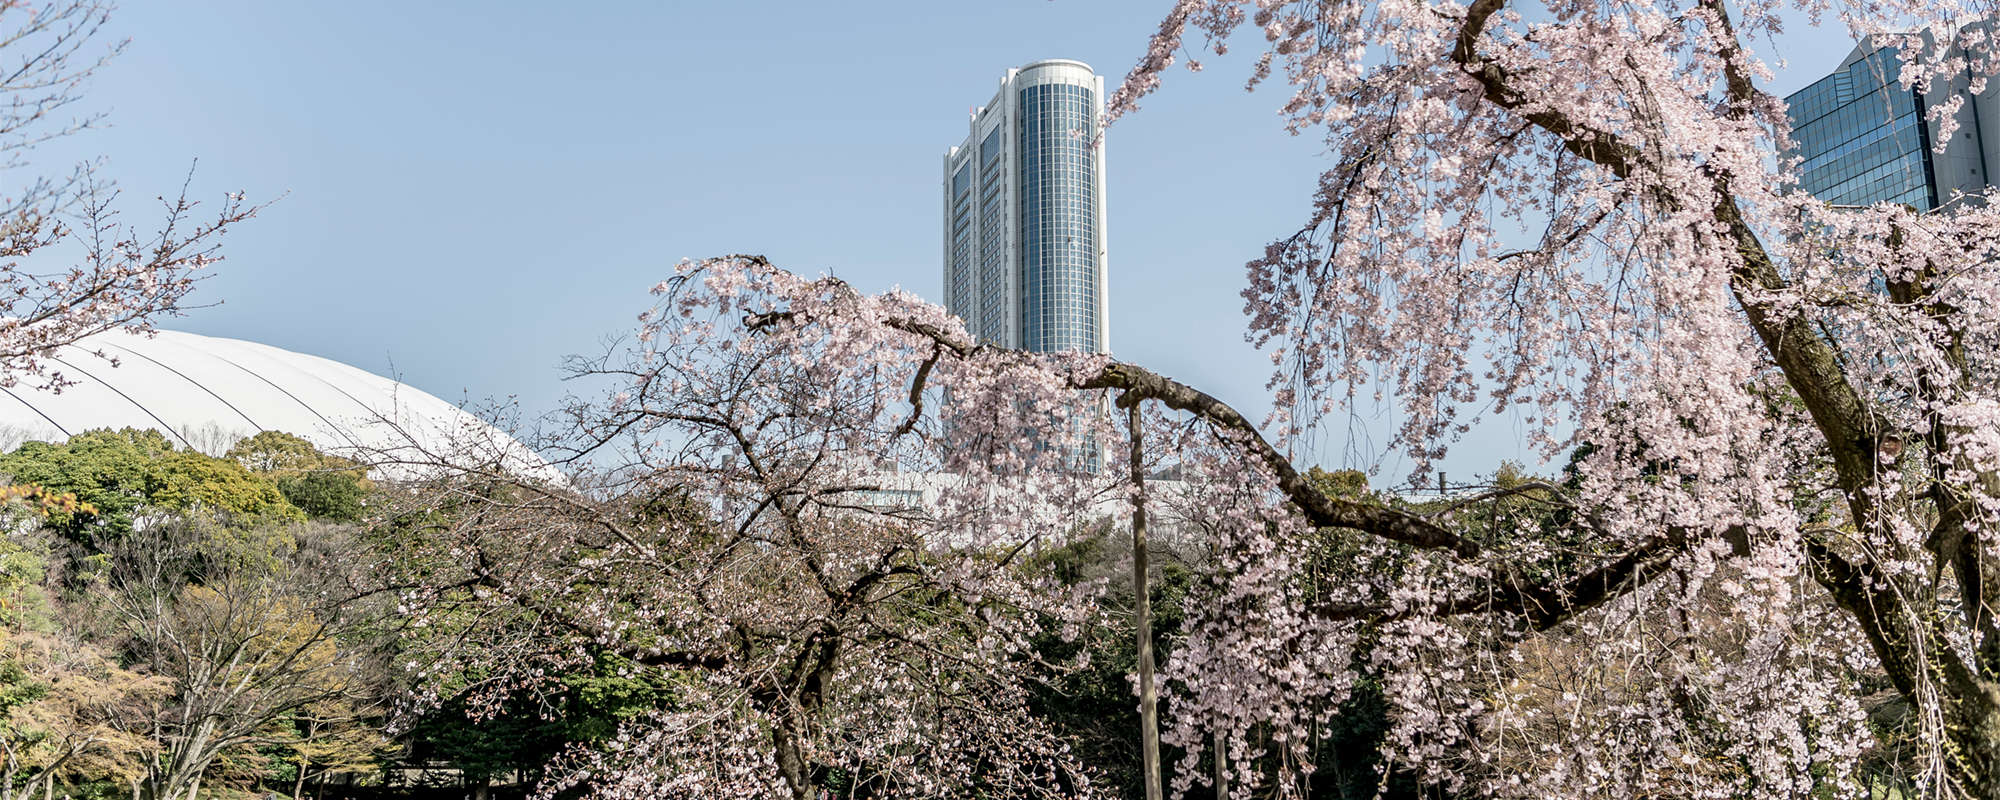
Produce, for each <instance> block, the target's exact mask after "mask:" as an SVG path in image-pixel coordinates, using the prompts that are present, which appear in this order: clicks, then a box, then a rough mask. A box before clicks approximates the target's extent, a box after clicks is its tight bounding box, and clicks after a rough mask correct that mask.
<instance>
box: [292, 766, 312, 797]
mask: <svg viewBox="0 0 2000 800" xmlns="http://www.w3.org/2000/svg"><path fill="white" fill-rule="evenodd" d="M310 766H312V762H311V761H308V760H306V759H303V758H301V759H299V779H298V780H296V781H293V782H292V800H300V798H302V797H304V796H305V793H306V768H307V767H310Z"/></svg>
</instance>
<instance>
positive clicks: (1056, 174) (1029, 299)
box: [1018, 83, 1101, 352]
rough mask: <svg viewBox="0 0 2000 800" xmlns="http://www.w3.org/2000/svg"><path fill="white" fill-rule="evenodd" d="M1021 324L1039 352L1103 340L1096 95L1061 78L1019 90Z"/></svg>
mask: <svg viewBox="0 0 2000 800" xmlns="http://www.w3.org/2000/svg"><path fill="white" fill-rule="evenodd" d="M1019 109H1020V114H1019V120H1018V125H1019V127H1020V142H1021V201H1020V202H1021V331H1022V334H1023V336H1022V338H1023V341H1022V346H1023V347H1025V348H1026V349H1028V350H1031V351H1035V352H1052V351H1058V350H1081V351H1086V352H1088V351H1094V350H1096V349H1097V344H1098V341H1099V339H1098V325H1099V324H1100V322H1099V320H1098V309H1099V308H1100V307H1101V305H1100V303H1099V299H1100V298H1099V292H1100V290H1101V287H1099V286H1098V285H1097V284H1098V281H1097V278H1098V269H1097V250H1098V248H1097V181H1096V176H1097V164H1096V155H1095V153H1093V152H1092V148H1091V141H1092V139H1093V137H1095V135H1096V130H1095V124H1096V117H1097V102H1096V98H1095V97H1094V96H1093V93H1092V92H1091V90H1090V89H1088V88H1085V87H1082V86H1072V85H1068V84H1059V83H1045V84H1040V85H1036V86H1029V87H1027V88H1024V89H1022V90H1021V91H1020V105H1019Z"/></svg>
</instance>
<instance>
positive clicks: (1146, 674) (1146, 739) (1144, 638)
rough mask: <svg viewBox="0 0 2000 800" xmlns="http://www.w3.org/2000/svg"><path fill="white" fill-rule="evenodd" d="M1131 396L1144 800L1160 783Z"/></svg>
mask: <svg viewBox="0 0 2000 800" xmlns="http://www.w3.org/2000/svg"><path fill="white" fill-rule="evenodd" d="M1143 404H1144V401H1142V400H1138V399H1136V398H1135V399H1134V400H1133V401H1132V404H1131V405H1130V406H1128V407H1127V408H1126V413H1127V414H1128V415H1129V417H1128V419H1129V423H1130V426H1131V429H1132V604H1133V607H1134V608H1135V610H1136V611H1137V614H1136V627H1137V628H1138V637H1139V642H1138V645H1139V659H1138V660H1139V747H1140V754H1141V762H1142V763H1143V765H1144V767H1143V768H1144V770H1145V781H1146V800H1162V796H1161V787H1160V698H1159V695H1158V693H1157V692H1156V691H1155V689H1154V687H1153V593H1152V588H1151V587H1150V586H1148V585H1147V579H1148V578H1149V577H1150V576H1149V575H1148V572H1149V571H1151V569H1152V564H1151V563H1149V559H1148V558H1147V553H1146V461H1145V457H1146V456H1145V444H1144V438H1145V423H1144V420H1143V416H1142V415H1141V414H1140V411H1139V407H1140V406H1141V405H1143Z"/></svg>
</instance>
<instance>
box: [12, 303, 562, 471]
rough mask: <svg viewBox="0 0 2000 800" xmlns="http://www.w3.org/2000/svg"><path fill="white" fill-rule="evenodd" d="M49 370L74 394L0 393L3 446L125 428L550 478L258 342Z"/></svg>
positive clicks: (400, 394) (488, 437) (69, 354)
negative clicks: (457, 458)
mask: <svg viewBox="0 0 2000 800" xmlns="http://www.w3.org/2000/svg"><path fill="white" fill-rule="evenodd" d="M100 352H101V353H102V354H103V355H104V357H102V358H100V357H99V356H98V355H97V353H100ZM113 360H115V361H116V365H115V366H114V365H113ZM47 365H48V367H49V369H50V370H51V371H52V372H58V373H61V375H62V376H63V379H64V380H65V381H74V382H75V383H74V384H73V385H69V386H65V387H63V388H62V390H61V391H60V392H56V391H49V390H42V389H34V388H30V387H27V386H25V385H22V386H14V387H10V388H0V431H4V438H5V439H8V440H9V441H5V442H0V444H4V445H5V446H7V447H9V448H11V447H12V446H14V445H16V444H19V443H20V442H22V441H25V440H30V439H40V440H48V441H61V440H64V439H67V438H68V437H69V436H71V435H74V434H78V433H82V432H83V431H87V430H93V429H96V428H128V427H129V428H139V429H147V428H151V429H154V430H159V431H162V432H164V433H166V434H167V436H168V438H169V439H172V440H174V441H175V442H176V443H178V444H181V445H184V446H187V447H190V448H193V449H196V450H203V451H215V450H218V449H224V448H227V447H228V446H229V444H230V443H232V442H234V441H235V440H236V439H238V438H240V437H243V436H249V435H251V434H254V433H257V432H259V431H284V432H286V433H290V434H293V435H295V436H299V437H303V438H305V439H307V440H308V441H311V442H312V443H313V444H314V445H315V446H317V447H319V448H320V449H321V450H323V451H325V452H328V453H334V454H338V455H343V456H350V457H354V456H362V457H363V458H364V460H367V456H366V454H368V453H371V452H372V453H382V452H395V453H400V454H402V457H404V458H413V457H414V456H416V455H417V451H419V450H421V451H428V452H430V453H433V454H445V453H463V452H464V451H465V450H466V448H467V447H468V446H471V447H473V448H476V449H479V450H485V451H489V452H493V453H502V452H504V453H507V454H508V457H507V461H510V462H515V468H516V469H522V468H525V469H528V470H531V471H533V472H538V473H545V475H544V476H545V477H546V474H552V473H553V472H554V470H553V468H551V467H550V466H549V465H548V463H547V462H546V461H543V460H542V459H541V458H540V457H538V456H535V455H534V454H533V453H531V452H529V451H528V449H527V448H526V447H524V446H522V445H521V444H520V443H519V442H516V441H514V440H513V439H512V438H511V437H508V436H507V435H506V434H504V433H501V432H500V431H499V430H498V429H495V428H493V427H492V426H490V425H487V424H486V423H485V422H482V421H480V420H479V419H478V418H477V417H474V416H473V415H471V414H468V413H466V412H465V411H464V410H462V409H460V408H458V407H457V406H454V405H452V404H450V403H447V402H445V401H443V400H439V399H438V398H436V397H433V396H431V395H430V394H428V393H425V392H424V391H422V390H420V389H416V388H414V387H411V386H408V385H406V384H403V383H399V382H397V381H393V380H390V379H388V378H384V377H382V376H380V375H375V374H372V373H368V372H364V371H362V370H358V369H355V368H353V367H350V366H348V365H346V364H342V363H340V362H338V361H332V360H329V359H324V358H320V357H318V356H309V355H306V354H304V353H294V352H291V351H289V350H280V349H278V348H276V347H270V346H267V345H261V344H257V343H255V342H245V341H241V340H237V339H219V338H215V337H211V336H198V335H195V334H192V333H181V332H178V331H157V332H155V333H154V334H153V335H151V336H145V335H133V334H129V333H125V332H124V331H110V332H107V333H100V334H97V335H95V336H90V337H86V338H84V339H82V340H79V341H78V342H77V343H75V344H72V345H67V346H65V347H62V348H59V349H58V350H57V351H56V352H55V354H54V355H53V356H52V357H51V358H49V359H47ZM212 454H219V453H212ZM393 471H394V470H392V472H393Z"/></svg>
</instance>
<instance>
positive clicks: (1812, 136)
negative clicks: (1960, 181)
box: [1785, 48, 1938, 211]
mask: <svg viewBox="0 0 2000 800" xmlns="http://www.w3.org/2000/svg"><path fill="white" fill-rule="evenodd" d="M1902 68H1903V64H1902V61H1901V60H1900V59H1898V58H1897V57H1896V50H1895V48H1883V49H1880V50H1877V51H1875V52H1874V53H1872V54H1869V55H1868V56H1867V57H1865V58H1862V59H1860V60H1858V61H1856V62H1854V63H1853V64H1850V65H1848V66H1847V68H1845V69H1842V70H1840V71H1838V72H1835V73H1833V74H1832V75H1829V76H1827V77H1825V78H1823V79H1821V80H1820V81H1819V82H1817V83H1814V84H1813V85H1811V86H1808V87H1806V88H1804V89H1801V90H1799V91H1798V92H1797V93H1795V94H1793V95H1792V96H1791V97H1788V98H1786V99H1785V102H1786V106H1787V112H1786V113H1787V114H1788V115H1789V116H1790V118H1791V124H1792V144H1793V147H1794V148H1796V149H1795V150H1794V153H1795V154H1796V155H1798V156H1800V157H1802V158H1803V159H1804V162H1803V163H1802V164H1801V165H1800V169H1799V175H1800V188H1803V189H1805V190H1806V191H1808V192H1811V193H1812V194H1813V195H1814V196H1815V197H1818V198H1820V199H1821V200H1825V201H1827V202H1829V203H1834V204H1837V205H1871V204H1874V203H1882V202H1889V203H1903V204H1906V205H1909V206H1912V207H1915V208H1916V209H1917V210H1919V211H1929V210H1931V209H1933V208H1936V207H1937V205H1938V196H1937V189H1936V186H1937V181H1936V179H1935V177H1934V170H1933V166H1932V163H1931V142H1930V140H1929V134H1928V131H1929V127H1928V126H1927V125H1925V124H1924V103H1923V98H1922V96H1921V94H1920V93H1918V92H1917V91H1916V90H1915V89H1904V88H1902V85H1901V84H1900V83H1899V82H1898V81H1897V76H1898V74H1900V73H1901V72H1902Z"/></svg>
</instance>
